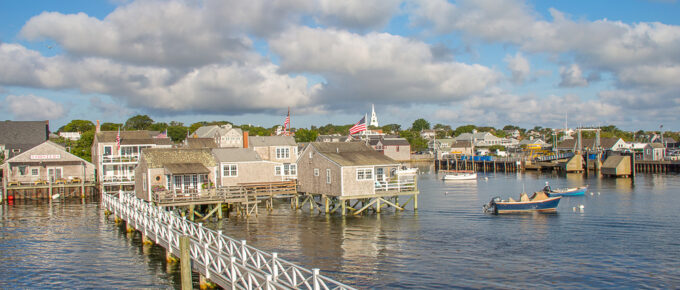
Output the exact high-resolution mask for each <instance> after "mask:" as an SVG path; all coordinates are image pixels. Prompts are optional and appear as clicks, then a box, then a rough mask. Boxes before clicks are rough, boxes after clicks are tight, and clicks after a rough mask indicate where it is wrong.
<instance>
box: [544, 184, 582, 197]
mask: <svg viewBox="0 0 680 290" xmlns="http://www.w3.org/2000/svg"><path fill="white" fill-rule="evenodd" d="M587 189H588V186H581V187H570V188H558V189H553V190H550V191H548V196H577V195H584V194H585V193H586V190H587Z"/></svg>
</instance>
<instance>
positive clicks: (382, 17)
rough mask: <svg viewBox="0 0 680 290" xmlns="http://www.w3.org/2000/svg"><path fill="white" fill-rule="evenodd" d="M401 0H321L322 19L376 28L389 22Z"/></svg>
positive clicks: (342, 24)
mask: <svg viewBox="0 0 680 290" xmlns="http://www.w3.org/2000/svg"><path fill="white" fill-rule="evenodd" d="M400 2H401V0H344V1H336V0H320V1H318V6H319V8H318V9H319V10H320V12H321V13H320V20H321V22H322V23H325V24H330V25H340V26H342V27H349V28H359V29H366V28H376V27H381V26H384V25H386V24H387V22H388V21H389V20H390V18H392V16H393V15H394V13H396V12H397V11H398V9H399V5H400Z"/></svg>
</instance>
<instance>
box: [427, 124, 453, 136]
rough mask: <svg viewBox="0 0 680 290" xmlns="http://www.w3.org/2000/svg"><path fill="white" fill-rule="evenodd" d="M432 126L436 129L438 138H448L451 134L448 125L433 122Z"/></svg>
mask: <svg viewBox="0 0 680 290" xmlns="http://www.w3.org/2000/svg"><path fill="white" fill-rule="evenodd" d="M432 128H433V129H435V130H436V132H437V138H438V139H444V138H449V137H451V135H453V129H451V126H450V125H444V124H435V125H434V127H432Z"/></svg>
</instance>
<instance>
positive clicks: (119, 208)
mask: <svg viewBox="0 0 680 290" xmlns="http://www.w3.org/2000/svg"><path fill="white" fill-rule="evenodd" d="M102 196H103V197H102V204H103V205H104V207H105V208H106V209H108V210H109V211H111V212H112V213H113V214H115V215H116V216H117V217H119V218H121V219H123V220H125V221H126V222H127V223H128V224H129V225H130V226H132V227H134V228H135V229H137V230H139V231H140V232H142V233H144V235H145V236H146V237H147V238H149V239H150V240H153V241H154V242H155V243H157V244H160V245H161V246H163V247H165V248H166V249H167V250H168V251H169V252H170V253H172V254H174V255H175V256H179V251H180V250H179V238H180V237H181V236H189V237H190V239H191V242H190V256H191V260H192V268H193V269H194V270H195V271H197V272H199V273H201V274H203V275H204V276H205V277H206V278H208V279H210V280H212V281H213V282H215V283H217V284H218V285H220V286H222V287H224V288H232V289H314V290H316V289H354V288H352V287H350V286H348V285H345V284H342V283H340V282H338V281H335V280H333V279H331V278H329V277H326V276H323V275H321V274H319V269H311V270H309V269H306V268H303V267H300V266H297V265H295V264H293V263H291V262H288V261H286V260H283V259H281V258H279V257H278V255H277V253H272V254H270V253H267V252H264V251H261V250H258V249H256V248H254V247H251V246H249V245H246V241H245V240H242V241H238V240H235V239H233V238H230V237H228V236H225V235H223V234H222V231H215V230H211V229H208V228H205V227H203V225H202V224H201V223H194V222H191V221H189V220H186V219H185V218H184V217H179V216H178V215H177V214H175V213H174V212H170V211H166V210H164V209H163V208H162V207H156V206H153V205H151V204H149V203H147V202H146V201H144V200H141V199H138V198H137V197H135V196H133V195H131V194H126V193H123V194H120V196H119V197H115V196H112V195H109V194H102Z"/></svg>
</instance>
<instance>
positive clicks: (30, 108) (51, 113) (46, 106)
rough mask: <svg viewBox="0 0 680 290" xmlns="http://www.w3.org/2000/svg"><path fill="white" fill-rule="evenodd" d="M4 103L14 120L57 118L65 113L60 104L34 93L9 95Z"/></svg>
mask: <svg viewBox="0 0 680 290" xmlns="http://www.w3.org/2000/svg"><path fill="white" fill-rule="evenodd" d="M5 103H6V106H7V109H8V110H9V112H10V113H11V114H12V115H14V118H15V119H16V120H49V119H58V118H61V117H63V116H64V115H66V113H67V110H66V109H64V106H63V105H62V104H59V103H57V102H54V101H52V100H50V99H47V98H43V97H38V96H34V95H25V96H16V95H9V96H7V97H6V98H5Z"/></svg>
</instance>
